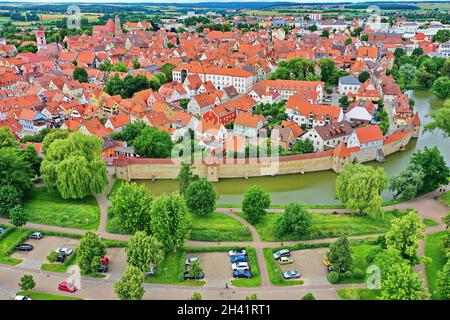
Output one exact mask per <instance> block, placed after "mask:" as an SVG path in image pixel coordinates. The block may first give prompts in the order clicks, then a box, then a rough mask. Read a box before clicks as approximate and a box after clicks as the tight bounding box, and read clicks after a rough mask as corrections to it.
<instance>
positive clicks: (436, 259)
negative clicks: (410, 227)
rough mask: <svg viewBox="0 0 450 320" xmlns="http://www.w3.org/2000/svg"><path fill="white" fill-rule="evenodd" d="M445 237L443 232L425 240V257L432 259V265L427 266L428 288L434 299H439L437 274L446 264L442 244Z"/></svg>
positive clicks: (431, 235) (428, 236)
mask: <svg viewBox="0 0 450 320" xmlns="http://www.w3.org/2000/svg"><path fill="white" fill-rule="evenodd" d="M444 235H445V231H441V232H436V233H433V234H429V235H427V236H426V238H425V256H427V257H430V258H431V259H432V262H431V264H429V265H425V271H426V274H427V280H428V287H429V289H430V293H431V298H432V299H439V295H438V294H437V292H436V280H437V273H438V271H440V270H442V268H443V267H444V264H445V262H446V260H445V257H444V255H443V254H442V250H441V243H442V239H443V238H444Z"/></svg>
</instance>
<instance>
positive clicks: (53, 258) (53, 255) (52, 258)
mask: <svg viewBox="0 0 450 320" xmlns="http://www.w3.org/2000/svg"><path fill="white" fill-rule="evenodd" d="M56 258H58V254H57V253H56V252H55V251H52V252H50V254H49V255H48V256H47V260H48V262H50V263H55V262H56Z"/></svg>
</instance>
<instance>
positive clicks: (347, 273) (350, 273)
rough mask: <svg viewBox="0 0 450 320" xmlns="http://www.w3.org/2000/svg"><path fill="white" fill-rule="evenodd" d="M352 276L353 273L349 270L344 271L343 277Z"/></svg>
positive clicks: (348, 277)
mask: <svg viewBox="0 0 450 320" xmlns="http://www.w3.org/2000/svg"><path fill="white" fill-rule="evenodd" d="M352 276H353V273H352V272H351V271H350V270H347V271H345V273H344V278H345V279H351V278H352Z"/></svg>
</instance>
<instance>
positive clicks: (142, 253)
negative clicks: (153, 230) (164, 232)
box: [125, 231, 164, 272]
mask: <svg viewBox="0 0 450 320" xmlns="http://www.w3.org/2000/svg"><path fill="white" fill-rule="evenodd" d="M125 252H126V254H127V263H128V264H129V265H131V266H134V267H136V268H139V270H141V271H142V272H147V271H148V270H149V269H150V265H152V264H153V265H156V264H158V263H159V262H160V261H161V260H162V259H163V257H164V252H163V250H162V246H161V244H160V243H159V242H158V240H156V239H155V237H153V236H148V235H146V234H145V232H143V231H136V233H135V234H134V235H133V236H132V237H131V238H130V241H129V242H128V244H127V247H126V249H125Z"/></svg>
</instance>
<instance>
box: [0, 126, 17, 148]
mask: <svg viewBox="0 0 450 320" xmlns="http://www.w3.org/2000/svg"><path fill="white" fill-rule="evenodd" d="M18 147H19V142H18V141H17V139H16V138H15V137H14V135H13V133H12V132H11V130H10V129H9V127H6V126H5V127H0V149H3V148H18Z"/></svg>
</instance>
